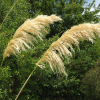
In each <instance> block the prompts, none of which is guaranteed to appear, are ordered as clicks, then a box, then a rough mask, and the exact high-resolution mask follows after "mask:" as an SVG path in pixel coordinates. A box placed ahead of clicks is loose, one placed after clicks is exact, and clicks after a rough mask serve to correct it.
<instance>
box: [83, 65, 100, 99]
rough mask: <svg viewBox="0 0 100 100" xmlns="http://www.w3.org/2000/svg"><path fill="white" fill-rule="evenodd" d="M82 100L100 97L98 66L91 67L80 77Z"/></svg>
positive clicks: (99, 72) (99, 69)
mask: <svg viewBox="0 0 100 100" xmlns="http://www.w3.org/2000/svg"><path fill="white" fill-rule="evenodd" d="M82 92H83V93H84V94H85V97H84V100H99V99H100V66H98V67H95V68H91V69H90V70H89V71H88V72H86V74H85V76H84V78H83V79H82Z"/></svg>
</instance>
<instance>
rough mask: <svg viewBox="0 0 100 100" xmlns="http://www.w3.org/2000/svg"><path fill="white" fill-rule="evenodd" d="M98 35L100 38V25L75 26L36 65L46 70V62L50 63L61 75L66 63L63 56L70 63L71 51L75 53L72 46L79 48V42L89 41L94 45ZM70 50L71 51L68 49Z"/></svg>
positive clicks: (53, 44)
mask: <svg viewBox="0 0 100 100" xmlns="http://www.w3.org/2000/svg"><path fill="white" fill-rule="evenodd" d="M94 33H96V34H97V35H98V36H100V25H99V24H90V23H84V24H80V25H76V26H73V27H72V28H71V29H70V30H67V31H66V32H65V33H64V34H63V35H62V36H61V37H60V38H59V39H58V40H57V41H55V42H54V43H52V44H51V46H50V47H49V49H48V50H47V51H46V52H45V53H44V55H43V57H42V58H41V59H40V60H39V61H38V62H37V63H36V65H37V66H39V67H41V68H44V67H45V62H46V63H49V65H50V68H51V69H52V70H53V71H54V70H57V71H59V73H64V74H65V75H67V73H66V72H65V67H64V63H63V61H62V59H63V56H65V57H66V58H67V61H68V63H69V58H70V57H71V56H72V53H71V51H73V52H74V48H73V47H72V44H75V45H76V46H77V47H78V48H79V41H80V40H81V41H82V40H89V41H91V42H92V43H93V42H94V38H95V35H94ZM68 48H70V49H71V51H70V50H69V49H68Z"/></svg>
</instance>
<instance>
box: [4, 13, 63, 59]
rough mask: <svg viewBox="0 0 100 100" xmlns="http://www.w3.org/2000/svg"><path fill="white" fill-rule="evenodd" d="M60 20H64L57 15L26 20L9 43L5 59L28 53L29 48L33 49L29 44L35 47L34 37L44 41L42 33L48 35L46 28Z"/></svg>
mask: <svg viewBox="0 0 100 100" xmlns="http://www.w3.org/2000/svg"><path fill="white" fill-rule="evenodd" d="M60 20H62V19H61V18H60V17H59V16H56V15H51V16H47V15H39V16H37V17H36V18H34V19H28V20H26V21H25V22H24V23H23V24H22V25H21V26H20V27H19V28H18V29H17V30H16V32H15V34H14V36H13V38H12V39H11V40H10V42H9V43H8V45H7V47H6V49H5V51H4V53H3V58H6V57H9V56H10V55H12V54H14V55H16V54H19V53H20V52H21V50H23V51H27V48H28V49H30V48H31V46H30V45H29V44H31V45H34V44H33V42H32V41H34V40H35V41H36V38H35V37H34V36H36V37H37V38H40V39H41V40H42V36H43V35H42V33H43V32H46V33H47V31H46V29H45V27H49V25H50V24H53V23H54V22H56V21H60ZM29 33H30V34H29ZM33 35H34V36H33Z"/></svg>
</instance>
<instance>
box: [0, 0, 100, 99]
mask: <svg viewBox="0 0 100 100" xmlns="http://www.w3.org/2000/svg"><path fill="white" fill-rule="evenodd" d="M15 1H16V0H9V1H6V0H0V23H2V21H3V19H4V18H5V16H6V14H7V13H8V11H9V10H10V8H11V7H12V5H13V4H14V3H15ZM94 3H95V1H93V2H91V3H90V4H88V3H86V1H85V0H20V1H18V2H17V4H16V6H15V7H14V8H13V10H12V12H11V13H10V15H9V16H8V17H7V19H6V21H5V22H4V24H3V26H2V27H1V29H0V63H1V62H2V59H3V51H4V49H5V47H6V46H7V43H8V42H9V40H10V39H11V38H12V36H13V34H14V33H15V31H16V29H17V28H18V27H19V26H20V25H21V24H22V23H23V22H24V21H25V20H26V19H28V18H35V17H36V16H37V15H40V14H46V15H51V14H56V15H59V16H61V18H62V19H63V20H62V21H61V22H56V23H55V24H54V25H51V27H50V30H48V31H49V34H48V35H46V36H44V41H43V42H41V41H40V40H38V43H35V44H34V45H35V47H33V49H31V50H28V52H23V51H22V52H21V55H20V56H18V57H16V56H10V57H9V58H6V59H5V61H4V63H3V66H2V67H0V100H14V98H15V97H16V95H17V93H18V91H19V90H20V88H21V86H22V85H23V84H24V82H25V80H26V78H27V77H28V75H29V74H30V73H31V71H32V70H33V69H34V67H35V63H36V62H37V61H38V60H39V59H40V58H41V56H42V55H43V53H44V52H45V51H46V50H47V49H48V48H49V46H50V44H51V43H52V42H54V41H56V40H57V39H58V38H59V37H60V36H61V35H62V34H63V32H65V31H66V30H67V29H70V28H71V27H72V26H73V25H77V24H80V23H85V22H88V23H98V22H99V21H100V16H99V15H96V14H97V13H98V12H99V11H100V5H98V7H95V6H94ZM92 7H94V9H95V11H90V9H91V8H92ZM99 43H100V39H99V38H98V37H97V39H96V40H95V44H91V43H90V42H88V41H84V42H81V41H80V51H79V50H78V49H77V47H76V46H74V45H73V46H74V49H75V54H73V57H72V58H71V61H70V63H69V64H67V63H66V60H67V59H64V64H65V66H66V72H67V73H68V78H67V79H66V77H65V76H64V75H59V74H58V73H53V72H52V71H51V69H50V68H49V65H46V66H47V68H45V69H40V68H37V69H36V71H35V72H34V74H33V75H32V77H31V79H30V80H29V82H28V83H27V85H26V87H25V88H24V90H23V91H22V93H21V95H20V96H19V98H18V100H51V99H52V100H66V99H67V100H100V74H99V72H100V66H99V64H98V65H97V64H96V63H97V62H99V60H98V59H100V58H99V57H100V44H99ZM95 67H96V68H95ZM91 73H92V74H91ZM94 91H95V92H94Z"/></svg>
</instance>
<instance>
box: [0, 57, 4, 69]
mask: <svg viewBox="0 0 100 100" xmlns="http://www.w3.org/2000/svg"><path fill="white" fill-rule="evenodd" d="M3 61H4V58H3V60H2V62H1V67H2V65H3Z"/></svg>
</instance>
